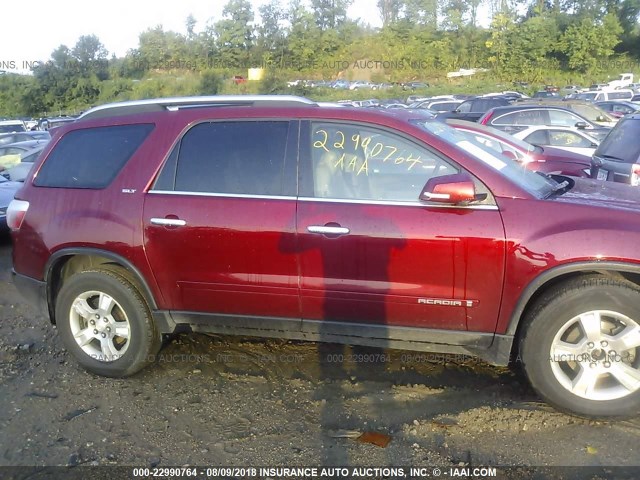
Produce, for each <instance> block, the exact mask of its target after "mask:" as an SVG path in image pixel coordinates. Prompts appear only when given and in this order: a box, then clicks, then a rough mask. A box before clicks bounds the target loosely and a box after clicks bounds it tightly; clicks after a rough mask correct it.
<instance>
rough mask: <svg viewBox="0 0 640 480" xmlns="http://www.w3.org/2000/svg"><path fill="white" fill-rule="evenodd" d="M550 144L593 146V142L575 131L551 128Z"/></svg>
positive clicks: (559, 145) (557, 145)
mask: <svg viewBox="0 0 640 480" xmlns="http://www.w3.org/2000/svg"><path fill="white" fill-rule="evenodd" d="M549 141H550V143H549V145H553V146H555V147H585V148H589V147H591V146H592V145H591V142H590V141H589V140H587V139H586V138H584V137H582V136H580V135H578V134H577V133H574V132H569V131H566V130H550V131H549Z"/></svg>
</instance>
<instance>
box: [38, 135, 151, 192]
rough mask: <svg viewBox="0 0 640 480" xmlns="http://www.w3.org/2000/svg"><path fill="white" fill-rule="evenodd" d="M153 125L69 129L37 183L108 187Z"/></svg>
mask: <svg viewBox="0 0 640 480" xmlns="http://www.w3.org/2000/svg"><path fill="white" fill-rule="evenodd" d="M153 127H154V126H153V125H151V124H136V125H117V126H111V127H97V128H85V129H82V130H74V131H72V132H69V133H67V134H66V135H65V136H64V137H63V138H62V139H60V141H59V142H58V144H57V145H56V146H55V148H54V149H53V150H52V151H51V153H50V154H49V156H48V157H47V159H46V160H45V162H44V164H43V165H42V167H41V168H40V171H39V172H38V176H37V177H36V179H35V181H34V184H35V185H36V186H38V187H54V188H88V189H99V188H105V187H106V186H107V185H109V184H110V183H111V182H112V181H113V179H114V178H115V177H116V175H118V173H119V172H120V170H121V169H122V167H124V165H125V164H126V163H127V161H128V160H129V159H130V158H131V156H132V155H133V154H134V153H135V151H136V150H137V149H138V147H139V146H140V145H142V142H144V140H145V138H147V135H149V133H150V132H151V130H153Z"/></svg>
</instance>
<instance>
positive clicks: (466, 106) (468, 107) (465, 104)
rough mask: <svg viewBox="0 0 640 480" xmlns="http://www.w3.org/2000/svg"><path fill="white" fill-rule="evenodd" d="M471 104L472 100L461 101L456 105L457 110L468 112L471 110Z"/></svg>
mask: <svg viewBox="0 0 640 480" xmlns="http://www.w3.org/2000/svg"><path fill="white" fill-rule="evenodd" d="M471 105H472V102H471V101H469V102H462V103H461V104H460V105H459V106H458V112H460V113H469V112H470V111H471Z"/></svg>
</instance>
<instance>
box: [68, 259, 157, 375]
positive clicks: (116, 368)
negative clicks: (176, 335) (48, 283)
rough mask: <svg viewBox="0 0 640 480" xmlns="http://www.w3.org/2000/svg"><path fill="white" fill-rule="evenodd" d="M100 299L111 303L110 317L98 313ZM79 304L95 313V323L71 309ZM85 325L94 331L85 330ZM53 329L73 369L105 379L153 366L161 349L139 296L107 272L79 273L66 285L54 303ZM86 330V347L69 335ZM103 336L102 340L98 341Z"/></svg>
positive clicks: (153, 327) (155, 331)
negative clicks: (75, 363) (71, 359)
mask: <svg viewBox="0 0 640 480" xmlns="http://www.w3.org/2000/svg"><path fill="white" fill-rule="evenodd" d="M100 293H101V294H102V296H99V295H98V294H100ZM85 297H86V298H85ZM100 298H104V299H107V301H108V300H113V304H109V305H113V306H111V307H110V308H109V310H108V312H109V315H105V314H104V312H107V310H99V307H100V306H99V304H98V301H99V299H100ZM82 300H85V301H86V304H87V306H88V307H89V308H94V309H95V310H88V311H90V312H93V313H95V317H96V318H95V319H94V318H93V317H94V315H93V314H91V315H90V318H91V320H89V316H87V315H82V314H80V313H79V310H77V308H78V307H77V306H76V307H74V305H79V304H80V303H81V302H82ZM79 302H80V303H79ZM105 305H107V304H106V303H105ZM107 308H108V307H107ZM101 314H103V316H102V317H101V316H100V315H101ZM89 321H93V322H94V325H93V326H92V325H89V323H88V322H89ZM103 322H104V323H103ZM56 324H57V327H58V330H59V331H60V336H61V337H62V340H63V342H64V344H65V346H66V347H67V350H68V351H69V352H71V354H72V355H73V356H74V357H75V358H76V360H77V361H78V363H80V365H82V367H84V368H85V369H86V370H88V371H89V372H91V373H95V374H98V375H103V376H106V377H126V376H129V375H133V374H134V373H136V372H138V371H139V370H141V369H142V368H144V367H145V366H147V365H148V364H150V363H153V361H154V359H155V355H156V354H157V353H158V351H159V350H160V347H161V344H162V336H161V335H160V333H159V332H158V330H157V328H156V326H155V324H154V322H153V318H152V317H151V314H150V312H149V309H148V307H147V304H146V302H145V301H144V299H143V297H142V295H141V294H140V293H139V292H138V290H137V289H136V288H135V287H134V286H133V285H132V284H131V282H129V281H128V280H127V279H125V278H124V277H123V276H121V275H118V274H117V273H116V272H114V271H111V270H91V271H85V272H80V273H76V274H74V275H73V276H71V277H70V278H69V279H67V281H65V283H64V284H63V285H62V288H61V289H60V292H59V294H58V297H57V300H56ZM96 324H97V325H96ZM94 327H95V328H96V329H94ZM97 329H100V330H97ZM102 329H107V330H109V331H108V332H107V331H103V330H102ZM89 330H91V332H89V333H88V334H87V336H85V338H86V339H87V342H86V344H85V345H84V346H81V345H80V343H79V341H76V338H75V337H74V331H76V334H78V335H79V334H80V331H87V332H88V331H89ZM116 332H120V333H121V335H122V336H120V335H118V334H116ZM93 333H95V335H93ZM88 335H91V337H88ZM107 335H108V337H107V338H106V339H104V338H102V339H101V338H100V337H101V336H107ZM93 337H97V338H93ZM102 342H105V343H102ZM104 345H108V347H109V348H108V349H107V348H106V347H105V346H104ZM105 351H106V352H107V353H105Z"/></svg>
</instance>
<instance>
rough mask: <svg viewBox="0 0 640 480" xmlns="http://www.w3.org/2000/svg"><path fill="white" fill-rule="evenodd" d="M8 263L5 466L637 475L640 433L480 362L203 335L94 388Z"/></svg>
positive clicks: (0, 432)
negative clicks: (562, 407)
mask: <svg viewBox="0 0 640 480" xmlns="http://www.w3.org/2000/svg"><path fill="white" fill-rule="evenodd" d="M10 255H11V245H10V241H9V239H8V238H6V237H2V238H1V239H0V332H1V334H0V398H1V399H2V409H0V466H64V465H77V466H80V465H120V466H123V465H126V466H132V465H133V466H135V465H138V466H168V465H227V466H250V465H253V466H267V465H271V466H302V465H343V466H347V465H349V466H356V465H378V466H382V465H387V466H409V465H430V466H442V467H445V468H446V467H451V466H478V465H510V466H567V465H570V466H592V467H602V466H640V455H639V452H640V446H639V445H640V442H639V440H640V421H639V420H637V419H636V420H629V421H624V422H617V423H610V424H608V423H603V422H597V421H589V420H584V419H581V418H576V417H572V416H568V415H565V414H562V413H558V412H556V411H554V410H553V409H552V408H550V407H548V406H546V405H545V404H543V403H542V402H541V401H540V400H539V399H538V398H537V397H536V396H535V394H534V393H533V392H532V391H531V389H530V388H529V387H528V386H527V384H526V381H525V380H523V379H522V378H520V377H519V376H518V375H516V374H514V373H513V372H512V371H510V370H508V369H505V368H496V367H491V366H488V365H485V364H483V363H480V362H475V361H469V360H467V361H463V360H458V361H456V359H455V358H445V357H440V356H433V355H424V354H415V353H413V352H402V351H392V350H388V351H384V352H382V353H383V354H384V355H383V356H382V357H380V355H377V354H379V353H380V352H375V351H372V350H356V349H352V348H349V347H341V346H333V345H324V346H318V345H316V344H313V343H304V342H287V341H273V340H269V341H262V340H257V339H249V338H236V337H220V336H212V335H201V334H191V335H179V336H177V337H176V338H173V339H171V340H170V341H168V342H167V345H166V346H165V347H164V348H163V350H162V351H161V352H160V355H159V358H158V360H157V362H156V364H155V365H153V366H151V367H150V368H147V369H145V370H144V371H142V372H141V373H139V374H137V375H135V376H134V377H132V378H128V379H118V380H114V379H107V378H101V377H97V376H94V375H91V374H88V373H86V372H85V371H83V370H82V369H80V368H79V367H78V366H77V364H76V363H75V362H74V360H73V359H72V358H70V356H69V355H68V354H67V352H66V351H65V349H64V347H63V345H62V342H61V341H60V338H59V336H58V334H57V332H56V330H55V328H53V327H52V326H51V325H50V324H49V323H48V321H47V320H46V319H45V318H43V317H42V316H40V315H39V314H38V313H37V312H36V310H35V309H34V308H33V307H31V306H30V305H27V304H26V303H24V301H23V300H22V298H21V297H20V295H19V293H18V292H17V291H16V289H15V287H14V286H13V284H12V283H11V276H10V264H11V260H10ZM376 359H377V360H378V361H373V360H376ZM364 432H373V433H375V434H381V435H369V437H371V438H369V439H367V436H365V437H362V438H360V439H357V438H355V437H356V436H358V435H359V434H361V433H364ZM363 440H365V441H363ZM388 440H390V442H389V443H388V444H387V445H386V446H384V447H383V446H378V445H376V444H375V443H376V442H377V443H385V442H386V441H388ZM371 442H373V443H371ZM638 473H639V475H640V470H638ZM576 475H577V476H576V477H575V478H583V477H581V476H580V474H579V473H576ZM0 476H1V475H0ZM605 477H606V475H605ZM514 478H518V475H515V474H514ZM565 478H569V477H565ZM600 478H603V477H600ZM611 478H613V476H611Z"/></svg>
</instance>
